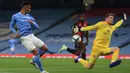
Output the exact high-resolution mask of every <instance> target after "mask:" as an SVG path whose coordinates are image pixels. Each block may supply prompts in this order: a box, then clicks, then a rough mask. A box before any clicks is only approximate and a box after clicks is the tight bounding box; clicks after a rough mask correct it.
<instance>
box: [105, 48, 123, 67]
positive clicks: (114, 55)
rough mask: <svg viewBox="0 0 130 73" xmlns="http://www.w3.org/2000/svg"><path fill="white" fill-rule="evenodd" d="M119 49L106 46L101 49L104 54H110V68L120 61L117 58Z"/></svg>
mask: <svg viewBox="0 0 130 73" xmlns="http://www.w3.org/2000/svg"><path fill="white" fill-rule="evenodd" d="M119 52H120V49H119V48H118V47H111V48H107V49H105V50H104V51H103V54H104V55H109V54H112V59H111V63H110V65H109V67H110V68H113V67H115V66H118V65H119V64H120V63H121V60H120V59H119V58H118V55H119Z"/></svg>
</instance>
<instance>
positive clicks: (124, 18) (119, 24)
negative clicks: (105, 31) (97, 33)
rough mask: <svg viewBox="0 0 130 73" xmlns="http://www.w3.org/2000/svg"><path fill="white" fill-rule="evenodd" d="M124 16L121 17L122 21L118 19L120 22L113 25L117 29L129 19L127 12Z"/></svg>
mask: <svg viewBox="0 0 130 73" xmlns="http://www.w3.org/2000/svg"><path fill="white" fill-rule="evenodd" d="M123 16H124V17H123V19H121V20H120V21H118V22H117V23H116V24H115V25H114V26H113V27H114V28H115V29H116V28H118V27H120V26H121V24H122V23H123V22H124V21H125V20H126V19H127V17H126V14H125V13H124V14H123Z"/></svg>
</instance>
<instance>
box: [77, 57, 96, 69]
mask: <svg viewBox="0 0 130 73" xmlns="http://www.w3.org/2000/svg"><path fill="white" fill-rule="evenodd" d="M75 62H76V63H77V62H80V63H81V64H82V65H83V66H84V67H85V68H87V69H92V68H93V67H94V64H91V63H89V62H88V61H87V60H84V59H82V58H81V57H80V56H79V57H77V58H76V59H75Z"/></svg>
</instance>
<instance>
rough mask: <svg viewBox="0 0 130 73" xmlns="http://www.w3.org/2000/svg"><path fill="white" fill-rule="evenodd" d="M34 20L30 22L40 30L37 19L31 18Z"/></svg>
mask: <svg viewBox="0 0 130 73" xmlns="http://www.w3.org/2000/svg"><path fill="white" fill-rule="evenodd" d="M31 18H32V20H28V21H29V22H30V24H32V25H34V26H35V27H36V28H37V29H39V28H40V27H39V25H38V24H37V23H36V21H35V19H34V18H33V17H32V16H31Z"/></svg>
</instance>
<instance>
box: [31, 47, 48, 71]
mask: <svg viewBox="0 0 130 73" xmlns="http://www.w3.org/2000/svg"><path fill="white" fill-rule="evenodd" d="M32 54H33V55H34V58H33V60H32V61H33V63H36V64H37V66H38V67H39V70H40V72H41V73H48V72H47V71H45V70H44V69H43V67H42V63H41V61H40V56H39V54H38V51H37V50H36V49H34V50H33V51H32Z"/></svg>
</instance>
